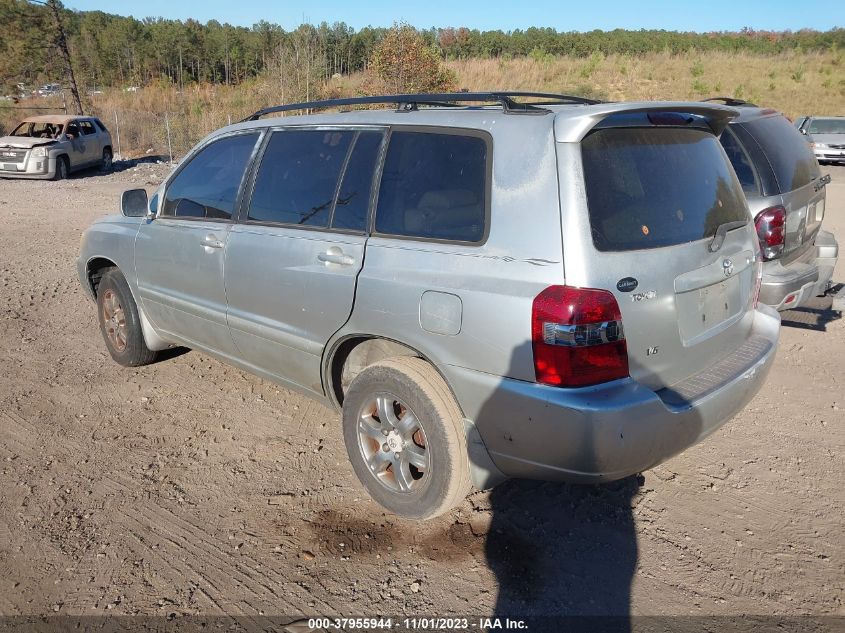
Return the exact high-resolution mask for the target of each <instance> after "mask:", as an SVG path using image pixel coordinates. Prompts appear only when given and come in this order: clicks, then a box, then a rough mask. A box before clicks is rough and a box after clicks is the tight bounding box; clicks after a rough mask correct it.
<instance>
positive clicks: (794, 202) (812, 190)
mask: <svg viewBox="0 0 845 633" xmlns="http://www.w3.org/2000/svg"><path fill="white" fill-rule="evenodd" d="M737 128H738V129H737ZM731 129H734V130H735V131H736V132H737V134H738V135H741V136H742V137H743V141H744V143H745V144H746V145H747V144H748V143H755V144H756V145H757V147H759V148H760V150H761V153H762V156H760V158H758V159H756V160H755V164H758V163H762V162H763V161H765V163H766V164H765V165H758V169H759V170H764V169H770V170H771V174H770V175H769V177H767V178H761V180H762V183H761V186H762V192H761V193H762V195H763V196H764V197H767V198H771V197H772V196H778V195H779V196H780V200H777V202H779V203H780V205H781V206H783V208H784V210H785V212H786V223H785V226H784V245H783V253H782V254H781V256H780V257H781V259H782V260H783V261H784V263H789V262H791V261H793V260H795V259H798V258H800V257H801V256H802V255H804V254H806V253H807V252H808V251H809V250H810V249H812V248H813V244H814V242H815V239H816V235H817V234H818V232H819V229H820V228H821V221H822V218H823V217H824V205H825V191H824V182H823V181H822V180H821V175H822V174H821V170H820V169H819V164H818V162H817V161H816V157H815V156H814V155H813V150H812V149H811V148H810V145H809V143H807V139H806V137H805V136H803V135H802V134H801V133H800V132H799V131H798V130H796V129H795V128H794V127H793V126H792V125H791V124H790V123H789V121H788V120H787V119H786V118H785V117H784V116H783V115H781V114H778V113H776V112H774V111H767V116H763V117H760V118H756V119H751V120H749V121H746V122H744V123H737V124H735V125H733V126H731ZM743 132H744V133H745V134H743ZM753 154H754V155H755V156H756V155H757V154H758V152H756V151H754V152H753ZM772 177H773V178H774V182H771V180H772ZM773 201H774V200H771V201H770V203H769V204H771V203H772V202H773Z"/></svg>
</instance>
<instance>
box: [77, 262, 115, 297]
mask: <svg viewBox="0 0 845 633" xmlns="http://www.w3.org/2000/svg"><path fill="white" fill-rule="evenodd" d="M112 268H117V269H118V270H120V267H119V266H118V265H117V264H116V263H115V262H113V261H112V260H110V259H109V258H107V257H92V258H91V259H89V260H88V262H87V263H86V264H85V279H86V280H87V281H88V288H87V289H88V294H90V295H91V296H92V297H93V298H94V299H95V300H96V298H97V288H98V287H99V285H100V280H101V279H102V278H103V275H105V274H106V272H108V271H109V270H110V269H112Z"/></svg>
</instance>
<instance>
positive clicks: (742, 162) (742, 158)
mask: <svg viewBox="0 0 845 633" xmlns="http://www.w3.org/2000/svg"><path fill="white" fill-rule="evenodd" d="M719 140H720V141H721V143H722V147H723V148H724V150H725V153H726V154H727V155H728V160H730V161H731V166H733V168H734V171H735V172H736V177H737V179H738V180H739V184H740V185H741V186H742V190H743V191H744V192H745V193H750V194H759V193H760V184H759V183H758V182H757V174H756V172H755V170H754V165H753V164H752V163H751V159H750V158H749V156H748V153H747V152H746V151H745V148H744V147H743V146H742V144H741V143H740V142H739V140H738V139H737V138H736V136H735V135H734V133H733V132H731V130H730V128H727V129H726V130H725V131H724V132H722V136H721V137H719Z"/></svg>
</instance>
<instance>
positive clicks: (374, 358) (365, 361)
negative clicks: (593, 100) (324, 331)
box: [323, 333, 463, 415]
mask: <svg viewBox="0 0 845 633" xmlns="http://www.w3.org/2000/svg"><path fill="white" fill-rule="evenodd" d="M395 356H415V357H417V358H420V359H422V360H424V361H425V362H427V363H428V364H429V365H431V366H432V367H433V368H434V370H435V371H436V372H437V373H438V374H439V375H440V377H441V378H442V379H443V382H444V383H445V384H446V386H447V387H448V389H449V392H450V393H451V394H452V397H453V398H454V399H455V402H456V403H457V404H458V408H459V409H461V405H460V402H459V400H458V398H457V395H456V394H455V390H454V389H452V385H450V384H449V380H448V379H447V378H446V375H445V374H444V373H443V371H442V370H441V369H440V367H439V366H438V365H437V363H436V362H434V361H433V360H432V359H431V358H430V357H429V356H428V355H427V354H425V353H423V352H421V351H420V350H419V349H418V348H416V347H413V346H411V345H408V344H407V343H403V342H401V341H397V340H395V339H391V338H388V337H386V336H381V335H378V334H365V333H358V334H346V335H344V336H343V337H341V338H339V339H338V340H337V341H335V342H334V343H333V344H332V345H331V347H330V348H329V351H328V352H327V353H326V355H325V362H324V364H323V384H324V385H325V387H326V388H325V391H326V396H327V397H328V399H329V400H330V401H331V403H332V405H333V406H334V407H335V408H336V409H338V410H340V409H341V407H342V405H343V398H344V392H345V388H346V386H348V384H349V383H351V382H352V380H353V379H354V378H355V376H357V375H358V374H359V373H360V372H361V371H362V370H363V369H365V368H366V367H369V366H370V365H372V364H373V363H376V362H378V361H380V360H384V359H385V358H392V357H395ZM461 415H463V413H461Z"/></svg>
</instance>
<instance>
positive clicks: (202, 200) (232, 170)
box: [162, 134, 258, 220]
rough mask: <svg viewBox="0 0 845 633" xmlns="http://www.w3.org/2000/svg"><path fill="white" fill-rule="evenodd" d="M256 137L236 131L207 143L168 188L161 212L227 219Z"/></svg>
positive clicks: (180, 215) (177, 215)
mask: <svg viewBox="0 0 845 633" xmlns="http://www.w3.org/2000/svg"><path fill="white" fill-rule="evenodd" d="M257 139H258V134H237V135H235V136H227V137H225V138H222V139H220V140H219V141H214V142H212V143H210V144H209V145H206V146H205V147H204V148H203V149H201V150H200V151H199V153H197V154H196V155H195V156H194V157H193V158H191V160H190V162H189V163H188V164H187V165H185V167H184V168H183V169H182V170H181V171H180V172H179V173H178V174H176V177H175V178H174V179H173V182H171V183H170V185H169V186H168V187H167V191H166V192H165V196H164V207H163V209H162V214H163V215H170V216H176V217H194V218H217V219H223V220H228V219H230V218H231V217H232V213H233V211H234V209H235V200H236V199H237V197H238V189H239V188H240V185H241V179H242V178H243V175H244V171H245V170H246V165H247V163H248V162H249V157H250V154H252V150H253V148H254V147H255V141H256V140H257Z"/></svg>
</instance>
